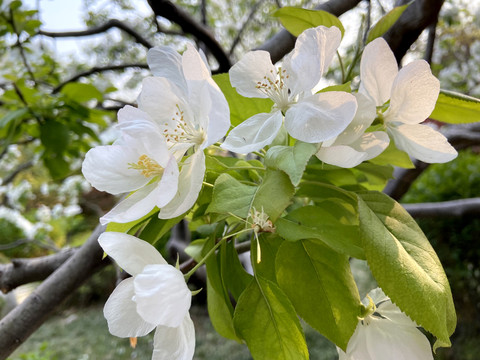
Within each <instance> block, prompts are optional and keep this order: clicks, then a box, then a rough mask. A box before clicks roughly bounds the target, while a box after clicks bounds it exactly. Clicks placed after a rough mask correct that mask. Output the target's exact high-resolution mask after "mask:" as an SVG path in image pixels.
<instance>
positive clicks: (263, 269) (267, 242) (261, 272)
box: [250, 233, 285, 283]
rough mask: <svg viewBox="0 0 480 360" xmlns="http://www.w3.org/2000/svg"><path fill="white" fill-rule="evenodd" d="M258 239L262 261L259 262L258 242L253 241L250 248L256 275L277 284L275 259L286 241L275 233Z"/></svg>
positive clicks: (263, 234)
mask: <svg viewBox="0 0 480 360" xmlns="http://www.w3.org/2000/svg"><path fill="white" fill-rule="evenodd" d="M258 238H259V240H260V257H261V261H260V262H257V255H258V254H257V251H258V248H257V240H256V239H252V243H251V247H250V258H251V262H252V267H253V268H254V269H255V271H254V272H255V274H257V275H258V276H260V277H262V278H263V279H267V280H270V281H272V282H274V283H276V282H277V277H276V275H275V258H276V257H277V252H278V248H279V247H280V245H282V243H283V242H285V240H283V239H282V238H281V237H280V236H278V235H277V234H275V233H260V234H258Z"/></svg>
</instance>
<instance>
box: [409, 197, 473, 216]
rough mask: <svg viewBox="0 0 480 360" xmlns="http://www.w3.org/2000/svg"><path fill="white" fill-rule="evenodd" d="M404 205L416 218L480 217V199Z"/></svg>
mask: <svg viewBox="0 0 480 360" xmlns="http://www.w3.org/2000/svg"><path fill="white" fill-rule="evenodd" d="M402 205H403V206H404V207H405V209H406V210H407V211H408V212H409V213H410V215H412V216H413V217H414V218H453V217H462V216H466V215H477V216H478V215H480V198H473V199H459V200H452V201H441V202H435V203H421V204H402Z"/></svg>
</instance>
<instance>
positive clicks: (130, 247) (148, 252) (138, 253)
mask: <svg viewBox="0 0 480 360" xmlns="http://www.w3.org/2000/svg"><path fill="white" fill-rule="evenodd" d="M98 243H99V244H100V246H101V247H102V249H103V251H105V252H106V253H107V255H108V256H110V257H111V258H113V260H115V262H116V263H117V264H118V266H120V268H122V269H123V270H125V271H126V272H127V273H129V274H130V275H137V274H139V273H141V272H142V270H143V269H144V267H145V266H147V265H150V264H166V263H167V262H166V261H165V259H164V258H163V256H162V255H161V254H160V253H159V252H158V251H157V249H155V248H154V247H153V246H152V245H150V244H149V243H148V242H146V241H143V240H140V239H139V238H136V237H135V236H132V235H128V234H125V233H119V232H113V231H109V232H104V233H103V234H101V235H100V236H99V237H98Z"/></svg>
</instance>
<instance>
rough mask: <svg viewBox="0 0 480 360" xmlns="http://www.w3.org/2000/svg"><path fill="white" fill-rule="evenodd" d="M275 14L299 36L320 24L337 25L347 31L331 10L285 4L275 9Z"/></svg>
mask: <svg viewBox="0 0 480 360" xmlns="http://www.w3.org/2000/svg"><path fill="white" fill-rule="evenodd" d="M273 16H275V17H278V18H280V22H281V23H282V25H283V26H284V27H285V29H287V30H288V31H289V32H290V33H291V34H292V35H294V36H299V35H300V34H301V33H302V32H303V31H305V30H307V29H309V28H314V27H317V26H320V25H323V26H326V27H331V26H336V27H337V28H339V29H340V31H341V32H342V38H343V34H344V33H345V29H344V27H343V25H342V22H341V21H340V20H339V19H338V18H337V17H336V16H335V15H332V14H330V13H329V12H326V11H323V10H307V9H301V8H296V7H291V6H284V7H282V8H281V9H279V10H277V11H275V12H274V13H273Z"/></svg>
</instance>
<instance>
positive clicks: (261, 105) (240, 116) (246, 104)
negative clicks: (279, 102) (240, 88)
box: [213, 74, 273, 126]
mask: <svg viewBox="0 0 480 360" xmlns="http://www.w3.org/2000/svg"><path fill="white" fill-rule="evenodd" d="M213 80H215V82H216V83H217V85H218V86H219V87H220V89H221V90H222V92H223V94H224V95H225V98H226V99H227V102H228V106H229V107H230V121H231V123H232V126H237V125H239V124H240V123H242V122H243V121H244V120H246V119H248V118H249V117H251V116H253V115H256V114H258V113H268V112H270V110H271V109H272V106H273V102H272V100H270V99H260V98H247V97H243V96H242V95H240V94H239V93H237V90H235V89H234V88H233V87H232V85H231V84H230V78H229V76H228V74H217V75H213Z"/></svg>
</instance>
